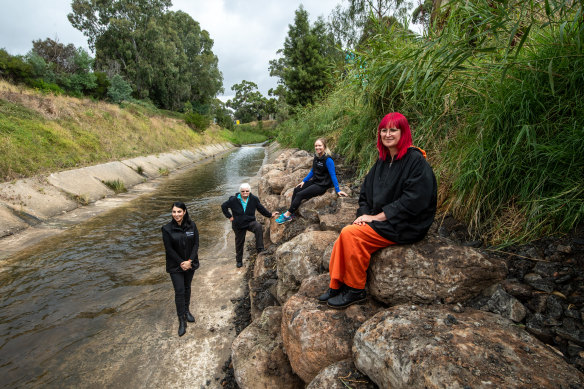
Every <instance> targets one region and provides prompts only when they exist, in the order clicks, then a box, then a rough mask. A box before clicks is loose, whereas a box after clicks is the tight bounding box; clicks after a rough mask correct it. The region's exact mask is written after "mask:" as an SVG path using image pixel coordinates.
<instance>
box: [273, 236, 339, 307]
mask: <svg viewBox="0 0 584 389" xmlns="http://www.w3.org/2000/svg"><path fill="white" fill-rule="evenodd" d="M335 239H337V234H336V233H334V232H331V231H310V232H304V233H302V234H300V235H298V236H296V237H295V238H294V239H292V240H290V241H289V242H286V243H284V244H283V245H281V246H280V247H279V248H278V250H276V263H277V269H278V286H277V297H278V301H280V303H284V302H285V301H286V300H288V298H289V297H290V296H292V295H293V294H295V293H296V292H297V291H298V288H299V287H300V284H301V283H302V280H304V279H306V278H308V277H311V276H315V275H318V274H320V273H321V263H322V253H323V250H324V249H325V247H326V246H327V245H328V244H329V243H330V242H332V241H334V240H335Z"/></svg>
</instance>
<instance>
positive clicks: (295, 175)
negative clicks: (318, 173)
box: [280, 169, 310, 206]
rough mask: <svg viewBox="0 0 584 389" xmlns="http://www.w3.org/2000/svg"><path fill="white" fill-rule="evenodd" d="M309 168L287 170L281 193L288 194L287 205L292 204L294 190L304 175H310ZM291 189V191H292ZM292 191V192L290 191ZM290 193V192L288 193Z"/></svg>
mask: <svg viewBox="0 0 584 389" xmlns="http://www.w3.org/2000/svg"><path fill="white" fill-rule="evenodd" d="M309 171H310V170H309V169H297V170H295V171H293V172H292V171H291V170H286V171H285V180H286V182H285V183H284V188H283V189H282V191H281V192H280V193H281V194H285V195H286V200H287V205H288V206H290V202H291V201H292V192H294V188H295V187H296V185H298V184H300V182H302V180H303V179H304V177H306V176H307V175H308V172H309ZM290 190H291V191H290ZM288 191H290V192H288ZM288 193H289V194H288Z"/></svg>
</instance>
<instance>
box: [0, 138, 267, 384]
mask: <svg viewBox="0 0 584 389" xmlns="http://www.w3.org/2000/svg"><path fill="white" fill-rule="evenodd" d="M264 158H265V152H264V149H263V148H262V147H243V148H239V149H237V150H235V151H233V152H231V153H228V154H224V155H222V157H221V158H217V159H216V160H213V161H210V162H206V163H203V164H201V165H198V166H195V167H194V168H192V169H189V170H187V171H184V172H180V173H177V174H175V175H173V176H171V177H169V178H167V179H166V180H163V182H162V183H161V184H160V185H159V186H158V187H157V188H156V190H155V191H153V192H151V193H149V194H146V195H142V196H140V197H138V198H137V199H135V200H133V201H131V202H129V203H126V204H124V205H122V206H121V207H118V208H116V209H114V210H111V211H109V212H107V213H105V214H102V215H100V216H97V217H95V218H92V219H90V220H88V221H86V222H84V223H82V224H78V225H76V226H74V227H72V228H70V229H68V230H67V231H65V232H63V233H60V234H59V235H56V236H54V237H51V238H49V239H46V240H43V241H42V242H41V243H39V244H37V245H35V246H32V247H30V248H27V249H26V250H25V251H23V252H20V253H18V254H17V255H13V256H11V257H9V258H6V259H3V260H2V261H0V386H2V387H31V386H33V387H40V386H42V387H47V386H51V387H71V386H78V385H81V386H84V387H100V386H102V384H103V385H106V386H109V385H110V384H111V382H112V381H111V380H105V378H104V380H102V381H101V384H100V380H99V376H100V375H103V377H106V376H110V377H111V376H112V372H111V371H109V372H105V371H98V370H99V369H108V370H109V369H117V368H119V370H120V378H115V377H113V378H111V379H112V380H115V382H117V384H119V386H122V385H123V384H124V374H126V375H127V374H128V373H127V372H128V371H129V370H130V367H131V366H133V365H136V369H138V368H146V369H148V366H138V365H140V364H144V362H143V361H144V357H143V353H156V352H157V351H156V350H157V347H159V346H156V345H155V344H156V341H159V340H152V339H149V338H156V337H160V336H163V337H165V336H167V337H168V338H169V341H170V339H171V338H172V339H173V340H172V341H175V340H174V338H175V337H176V334H175V328H172V331H168V330H167V329H166V328H164V330H162V329H160V331H158V332H157V331H156V328H154V329H153V330H152V331H151V330H150V326H149V323H157V322H159V321H162V322H165V321H166V320H161V316H162V315H168V314H171V313H172V312H174V302H173V299H172V286H171V283H170V279H169V277H168V275H167V273H166V272H165V271H164V248H163V245H162V239H161V232H160V227H161V226H162V225H163V224H165V223H167V222H168V221H169V220H170V207H171V204H172V202H173V201H176V200H180V201H184V202H185V203H186V204H187V207H188V209H189V213H190V215H191V217H192V219H193V220H195V222H196V224H197V227H198V229H199V233H200V247H201V249H200V251H199V255H200V258H201V266H205V263H204V262H205V261H213V260H214V255H215V254H216V253H218V252H219V251H221V250H222V249H223V248H224V246H225V245H226V244H227V240H226V236H227V232H228V231H227V228H226V226H227V225H228V224H226V222H225V217H224V216H223V214H222V213H221V208H220V204H221V203H222V202H223V201H225V200H226V198H227V196H228V195H232V194H233V193H235V192H236V191H237V190H238V186H239V184H240V183H241V182H243V181H244V180H247V179H248V178H250V177H252V176H255V174H256V173H257V171H258V169H259V167H260V166H261V164H262V162H263V160H264ZM161 306H162V307H164V309H161ZM174 324H175V323H174V318H173V322H172V325H174ZM161 327H162V325H161ZM122 328H123V329H126V330H121V329H122ZM160 334H162V335H160ZM145 338H146V339H145ZM89 344H90V345H91V346H90V347H89ZM147 344H151V347H146V345H147ZM119 348H124V349H127V350H129V351H127V352H125V354H123V356H122V355H121V354H120V352H119V350H118V349H119ZM116 352H117V354H116ZM114 355H117V358H113V357H112V356H114ZM108 358H111V360H112V361H114V362H108ZM133 358H134V361H133V360H132V359H133ZM151 358H152V357H151ZM120 360H123V365H124V367H122V366H115V364H121V363H122V362H120ZM138 361H140V362H138ZM112 363H113V364H114V365H113V366H112ZM149 363H151V362H148V364H149ZM162 363H165V362H162ZM128 366H130V367H128ZM152 368H154V366H152V367H151V368H150V370H151V369H152ZM156 368H159V369H161V370H163V371H164V370H165V369H166V370H168V374H169V375H170V374H175V372H173V371H174V369H173V368H172V367H170V366H169V367H168V368H165V366H156ZM160 374H163V373H160ZM88 376H92V377H93V378H92V379H91V380H89V379H87V377H88ZM96 377H97V378H96ZM159 380H160V381H164V377H162V378H159ZM138 382H141V383H144V382H146V381H137V380H136V378H133V379H132V380H129V379H128V381H127V383H134V384H136V383H138ZM168 382H169V383H170V382H173V381H172V380H169V381H168ZM114 386H116V385H114Z"/></svg>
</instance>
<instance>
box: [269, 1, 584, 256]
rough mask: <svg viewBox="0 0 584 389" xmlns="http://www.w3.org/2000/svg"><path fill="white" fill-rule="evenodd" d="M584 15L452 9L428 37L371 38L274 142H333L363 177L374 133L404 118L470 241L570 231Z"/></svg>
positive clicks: (583, 150)
mask: <svg viewBox="0 0 584 389" xmlns="http://www.w3.org/2000/svg"><path fill="white" fill-rule="evenodd" d="M582 4H583V2H582V1H573V2H566V1H559V0H547V1H545V2H540V1H506V2H493V1H473V2H468V1H466V0H452V1H449V2H448V7H449V8H448V9H445V10H443V12H442V16H440V17H439V18H438V19H437V20H436V25H435V26H434V29H433V31H434V32H433V33H432V34H430V36H426V37H420V36H416V35H414V34H412V33H411V32H408V31H407V30H403V29H399V28H398V27H397V26H396V27H395V28H394V29H393V30H391V31H389V32H387V33H383V34H380V35H377V36H376V37H375V38H374V39H373V40H371V41H370V42H369V48H368V50H367V51H364V52H362V53H358V54H359V55H358V58H359V59H360V62H359V63H357V66H356V67H355V69H354V70H353V71H352V73H350V74H349V75H348V76H347V77H346V79H345V80H346V81H344V82H343V83H342V84H340V86H339V88H338V89H337V90H335V91H334V92H333V93H331V95H329V96H328V97H327V98H326V99H325V100H324V102H322V103H321V104H319V105H317V106H314V107H312V108H309V109H306V110H304V111H301V112H300V114H299V116H298V117H296V118H295V119H294V120H293V121H290V122H289V123H286V124H284V125H283V126H282V127H281V128H282V129H283V130H284V131H288V132H293V131H294V132H295V135H291V134H286V133H284V134H280V136H279V139H281V140H282V141H283V142H284V143H291V144H294V145H295V146H299V147H304V148H308V147H307V145H306V144H304V143H303V142H302V140H304V139H314V138H315V137H316V136H321V135H328V136H329V138H333V139H334V140H335V141H336V142H335V144H336V147H337V151H340V152H343V153H346V154H347V155H348V156H349V157H350V158H353V159H355V160H357V161H358V162H359V163H360V166H361V167H362V171H364V170H365V169H366V168H368V167H369V166H370V165H371V164H372V161H374V160H375V157H376V155H375V148H374V142H375V138H374V134H375V132H374V131H375V126H376V124H377V123H378V121H379V120H380V119H381V117H382V116H383V115H384V114H385V113H387V112H391V111H399V112H402V113H403V114H404V115H406V117H408V119H409V120H410V123H411V125H412V127H413V136H414V143H415V144H416V145H418V146H420V147H422V148H425V149H426V150H427V151H428V154H429V158H430V161H431V163H432V165H433V166H434V169H435V171H436V172H437V175H438V178H439V183H440V193H441V196H440V199H441V205H442V209H443V210H447V211H451V212H453V213H454V214H455V215H456V216H458V217H459V218H461V219H464V220H466V221H467V222H468V223H469V225H470V227H471V231H472V232H474V233H476V234H477V235H481V236H482V237H484V238H486V239H487V240H488V241H489V242H490V243H494V244H499V245H505V244H509V243H512V242H519V241H527V240H531V239H535V238H537V237H539V236H542V235H543V234H548V233H553V232H563V231H568V230H569V229H571V228H573V227H574V226H575V225H577V224H579V223H581V222H582V220H583V216H584V158H582V155H584V88H582V85H584V54H583V52H582V44H583V43H584V24H583V11H582V9H583V5H582ZM347 84H349V85H347ZM341 118H342V119H341Z"/></svg>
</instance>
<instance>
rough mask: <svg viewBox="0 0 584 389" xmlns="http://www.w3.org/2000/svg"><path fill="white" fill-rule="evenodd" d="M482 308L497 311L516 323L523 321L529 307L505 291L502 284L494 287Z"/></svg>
mask: <svg viewBox="0 0 584 389" xmlns="http://www.w3.org/2000/svg"><path fill="white" fill-rule="evenodd" d="M481 310H483V311H489V312H493V313H497V314H499V315H501V316H503V317H505V318H507V319H510V320H513V321H514V322H515V323H519V322H521V321H523V319H525V316H526V315H527V308H525V306H524V305H523V304H521V302H520V301H519V300H517V299H516V298H515V297H513V296H511V295H510V294H508V293H507V292H505V291H504V290H503V288H502V287H501V285H497V286H496V288H494V291H493V292H492V293H490V296H489V298H488V300H487V302H486V304H485V305H484V306H483V307H482V308H481Z"/></svg>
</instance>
